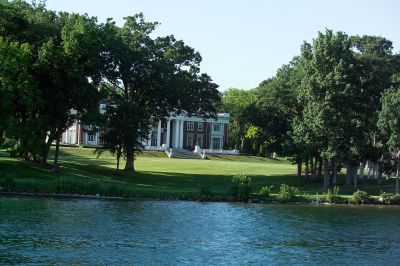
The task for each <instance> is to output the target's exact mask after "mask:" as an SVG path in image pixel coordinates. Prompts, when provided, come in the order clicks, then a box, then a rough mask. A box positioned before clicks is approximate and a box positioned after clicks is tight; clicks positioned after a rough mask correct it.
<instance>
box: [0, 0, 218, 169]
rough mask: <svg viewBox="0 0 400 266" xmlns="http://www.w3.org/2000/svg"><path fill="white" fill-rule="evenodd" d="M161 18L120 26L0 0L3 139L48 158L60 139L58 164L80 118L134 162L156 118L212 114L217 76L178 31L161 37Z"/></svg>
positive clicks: (30, 156)
mask: <svg viewBox="0 0 400 266" xmlns="http://www.w3.org/2000/svg"><path fill="white" fill-rule="evenodd" d="M156 26H157V23H156V22H146V21H145V20H144V18H143V15H142V14H138V15H134V16H129V17H126V18H125V23H124V25H123V26H122V27H119V26H117V25H116V24H115V22H114V21H113V20H112V19H109V20H107V22H106V23H99V22H98V21H97V19H96V18H95V17H89V16H87V15H79V14H68V13H65V12H61V13H55V12H53V11H51V10H47V9H46V7H45V5H44V4H43V3H42V2H40V3H39V4H36V3H35V2H33V4H28V3H26V2H24V1H17V0H16V1H7V0H0V62H1V64H0V143H1V144H2V145H3V146H5V147H6V148H7V149H8V150H9V151H10V152H11V153H12V154H13V155H15V156H20V157H24V158H25V159H26V160H32V161H35V162H37V161H41V162H44V163H46V162H47V157H48V154H49V150H50V145H51V144H52V143H54V142H56V143H57V149H56V153H55V160H54V162H55V164H57V159H58V147H59V140H60V138H61V136H62V133H63V132H64V131H65V130H66V129H67V128H68V127H69V126H71V125H72V124H73V123H75V122H76V121H81V122H85V124H86V125H92V126H91V127H90V128H85V130H88V131H99V130H100V131H101V132H103V133H104V134H102V135H103V139H102V142H103V144H104V145H103V147H102V149H101V150H99V151H98V152H99V154H101V152H102V151H104V150H108V151H111V152H112V153H114V154H116V155H117V158H118V160H119V158H120V157H121V156H124V157H125V158H126V166H125V170H128V171H132V172H133V171H134V157H135V154H136V153H137V152H140V150H141V149H142V143H143V142H144V141H145V140H147V138H148V135H149V134H148V133H149V130H150V125H151V123H152V120H155V119H159V118H163V117H165V116H168V115H169V114H170V113H171V112H173V113H180V112H182V111H185V112H188V113H189V114H195V115H201V116H212V115H214V114H215V111H216V106H217V104H218V102H219V100H220V95H219V92H218V90H217V87H218V86H217V85H216V84H214V83H213V82H212V80H211V78H210V77H209V76H208V75H206V74H204V73H201V72H200V68H199V64H200V62H201V56H200V54H199V53H198V52H196V51H195V50H194V49H193V48H191V47H189V46H187V45H185V43H184V42H183V41H180V40H176V39H175V38H174V37H173V36H166V37H158V38H153V37H152V36H151V34H152V32H153V31H154V30H155V28H156ZM100 103H102V104H104V106H105V107H104V108H103V109H104V112H100V108H99V106H100ZM77 130H79V128H78V129H77Z"/></svg>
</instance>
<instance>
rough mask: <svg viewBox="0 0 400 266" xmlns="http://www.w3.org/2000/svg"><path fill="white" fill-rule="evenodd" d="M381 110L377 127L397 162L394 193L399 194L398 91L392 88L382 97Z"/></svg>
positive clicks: (399, 103)
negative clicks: (385, 138)
mask: <svg viewBox="0 0 400 266" xmlns="http://www.w3.org/2000/svg"><path fill="white" fill-rule="evenodd" d="M381 102H382V110H381V111H380V113H379V120H378V126H379V128H380V130H381V131H382V133H383V134H384V135H385V136H386V137H387V146H388V147H389V151H390V152H391V153H392V155H393V157H394V158H396V161H397V171H396V193H399V192H400V187H399V186H400V184H399V178H400V90H399V89H398V88H392V89H388V90H386V91H385V92H384V93H383V95H382V99H381Z"/></svg>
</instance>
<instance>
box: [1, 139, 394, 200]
mask: <svg viewBox="0 0 400 266" xmlns="http://www.w3.org/2000/svg"><path fill="white" fill-rule="evenodd" d="M52 156H53V154H52V153H51V154H50V157H49V158H52ZM59 162H60V170H59V171H58V172H53V171H51V170H49V168H48V167H44V166H41V165H38V164H34V163H30V162H24V161H22V160H20V159H12V158H9V157H7V156H6V153H4V152H3V153H2V154H0V182H4V180H6V179H7V180H8V181H10V180H11V185H13V184H14V185H15V188H14V190H15V191H19V192H40V193H67V192H69V193H72V194H74V193H76V194H94V195H95V194H100V195H114V196H117V195H118V196H143V197H165V196H174V195H175V196H176V195H182V194H185V195H188V196H189V197H190V195H197V194H198V193H199V190H200V187H204V186H207V187H209V188H210V190H211V191H212V193H214V194H216V195H225V193H226V191H227V188H228V186H229V184H230V182H231V179H232V176H234V175H237V174H245V175H247V176H250V177H251V178H252V188H253V192H257V191H259V189H260V188H261V187H262V186H265V185H268V186H271V185H272V186H273V189H272V193H277V192H278V190H279V186H280V184H282V183H286V184H289V185H292V186H296V187H298V188H299V189H300V192H301V193H302V194H313V195H315V194H316V193H322V189H321V188H322V184H321V183H320V182H313V183H306V182H304V180H300V179H299V178H298V177H297V176H296V174H295V172H296V167H295V166H294V165H292V164H291V163H290V162H289V161H287V160H286V159H284V158H279V159H266V158H259V157H251V156H209V160H192V159H169V158H168V157H167V156H166V154H165V153H161V152H145V153H142V154H140V155H139V156H138V157H137V160H136V161H135V168H136V173H134V174H129V173H126V172H124V171H118V172H117V171H116V159H115V157H113V156H112V155H110V154H109V153H104V154H103V155H102V156H101V157H99V158H97V155H95V154H94V153H93V149H88V148H70V147H61V153H60V159H59ZM124 163H125V162H124V161H121V165H120V167H122V168H123V166H124ZM13 182H14V183H13ZM339 184H344V176H343V175H341V176H339ZM360 188H362V189H364V190H367V191H368V192H369V193H370V194H374V195H377V194H379V191H380V190H384V191H387V192H393V190H394V185H393V181H392V180H390V181H385V182H383V183H382V185H380V186H378V185H377V184H376V180H360ZM352 193H353V189H352V187H351V186H344V185H341V186H340V194H347V195H349V194H352Z"/></svg>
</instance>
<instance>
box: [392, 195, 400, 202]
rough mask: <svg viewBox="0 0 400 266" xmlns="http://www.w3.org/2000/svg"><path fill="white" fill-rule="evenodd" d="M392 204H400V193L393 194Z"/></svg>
mask: <svg viewBox="0 0 400 266" xmlns="http://www.w3.org/2000/svg"><path fill="white" fill-rule="evenodd" d="M392 204H400V194H394V195H393V198H392Z"/></svg>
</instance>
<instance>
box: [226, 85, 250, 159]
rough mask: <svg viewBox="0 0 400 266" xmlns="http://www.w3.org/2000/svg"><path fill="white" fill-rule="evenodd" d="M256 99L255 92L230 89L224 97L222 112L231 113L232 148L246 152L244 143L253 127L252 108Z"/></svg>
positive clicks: (230, 135)
mask: <svg viewBox="0 0 400 266" xmlns="http://www.w3.org/2000/svg"><path fill="white" fill-rule="evenodd" d="M255 100H256V97H255V95H254V91H253V90H242V89H236V88H230V89H228V90H227V91H225V92H224V93H223V95H222V101H221V106H220V108H219V111H220V112H227V113H230V116H231V121H230V124H229V140H228V141H229V145H230V146H231V147H232V148H235V149H240V150H241V151H242V152H243V151H244V141H245V137H246V133H247V130H248V129H249V127H250V126H251V122H250V119H251V116H252V113H251V110H250V106H251V105H252V104H253V103H254V101H255Z"/></svg>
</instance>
